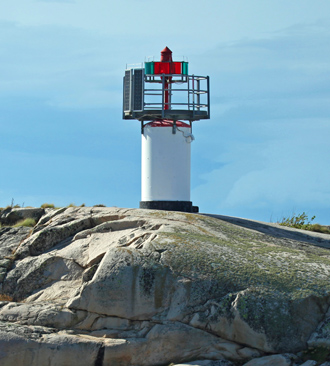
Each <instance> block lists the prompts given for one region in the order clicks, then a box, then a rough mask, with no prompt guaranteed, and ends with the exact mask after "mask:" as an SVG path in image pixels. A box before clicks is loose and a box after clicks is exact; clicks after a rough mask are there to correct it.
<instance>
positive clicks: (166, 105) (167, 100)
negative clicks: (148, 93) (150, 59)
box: [160, 47, 173, 110]
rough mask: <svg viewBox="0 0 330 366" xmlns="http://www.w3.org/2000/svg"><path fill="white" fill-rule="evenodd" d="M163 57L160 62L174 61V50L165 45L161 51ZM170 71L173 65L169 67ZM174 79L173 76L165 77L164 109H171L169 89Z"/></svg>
mask: <svg viewBox="0 0 330 366" xmlns="http://www.w3.org/2000/svg"><path fill="white" fill-rule="evenodd" d="M160 54H161V57H160V62H173V60H172V51H171V50H170V49H169V48H168V47H165V48H164V49H163V50H162V51H161V52H160ZM169 69H170V72H171V69H172V68H171V67H170V68H169ZM171 81H172V77H165V85H164V88H165V91H164V101H165V103H164V109H165V110H167V109H170V91H169V86H170V84H171Z"/></svg>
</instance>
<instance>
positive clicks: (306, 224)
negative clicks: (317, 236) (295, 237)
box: [278, 212, 330, 234]
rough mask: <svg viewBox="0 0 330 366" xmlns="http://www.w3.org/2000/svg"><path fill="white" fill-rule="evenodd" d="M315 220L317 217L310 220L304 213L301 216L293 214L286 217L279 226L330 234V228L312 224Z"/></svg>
mask: <svg viewBox="0 0 330 366" xmlns="http://www.w3.org/2000/svg"><path fill="white" fill-rule="evenodd" d="M313 220H315V216H313V217H312V218H311V219H310V220H308V215H307V214H306V213H305V212H303V213H302V214H300V215H295V214H293V215H292V216H291V217H284V218H283V219H282V221H280V222H278V224H280V225H282V226H288V227H293V228H295V229H302V230H308V231H314V232H319V233H323V234H330V229H329V227H327V226H324V225H320V224H312V221H313Z"/></svg>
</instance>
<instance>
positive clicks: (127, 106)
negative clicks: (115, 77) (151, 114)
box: [123, 68, 144, 119]
mask: <svg viewBox="0 0 330 366" xmlns="http://www.w3.org/2000/svg"><path fill="white" fill-rule="evenodd" d="M123 83H124V86H123V91H124V92H123V118H124V119H125V118H129V116H131V115H132V114H134V112H142V111H143V106H144V93H143V89H144V68H138V69H128V70H125V76H124V81H123Z"/></svg>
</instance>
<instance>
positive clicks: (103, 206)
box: [93, 204, 107, 207]
mask: <svg viewBox="0 0 330 366" xmlns="http://www.w3.org/2000/svg"><path fill="white" fill-rule="evenodd" d="M93 207H107V206H106V205H102V204H100V205H94V206H93Z"/></svg>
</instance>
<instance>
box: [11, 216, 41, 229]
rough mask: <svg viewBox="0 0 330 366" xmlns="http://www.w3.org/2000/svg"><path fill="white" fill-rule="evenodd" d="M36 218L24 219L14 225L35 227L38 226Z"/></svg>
mask: <svg viewBox="0 0 330 366" xmlns="http://www.w3.org/2000/svg"><path fill="white" fill-rule="evenodd" d="M36 224H37V223H36V220H34V219H31V218H28V219H25V220H22V221H19V222H18V223H17V224H16V225H14V227H20V226H27V227H34V226H36Z"/></svg>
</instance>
